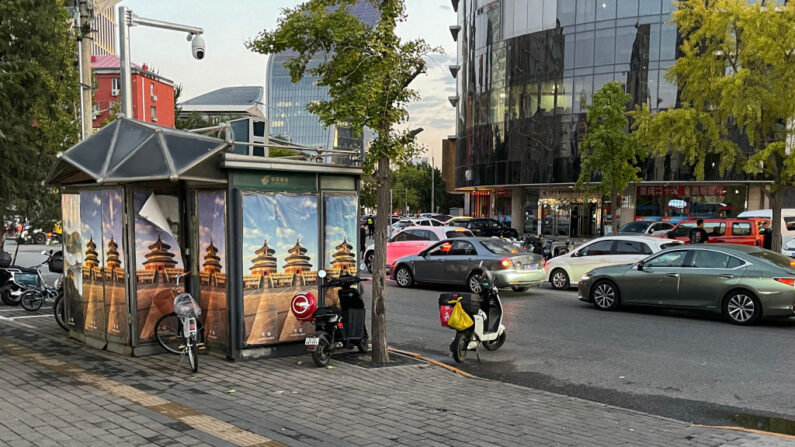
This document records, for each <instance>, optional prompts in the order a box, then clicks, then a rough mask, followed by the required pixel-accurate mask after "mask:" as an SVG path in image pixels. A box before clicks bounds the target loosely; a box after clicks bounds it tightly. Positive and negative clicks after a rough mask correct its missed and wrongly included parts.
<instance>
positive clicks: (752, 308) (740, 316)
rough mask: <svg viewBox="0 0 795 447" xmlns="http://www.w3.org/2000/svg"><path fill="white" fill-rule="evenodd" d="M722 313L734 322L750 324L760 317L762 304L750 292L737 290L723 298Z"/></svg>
mask: <svg viewBox="0 0 795 447" xmlns="http://www.w3.org/2000/svg"><path fill="white" fill-rule="evenodd" d="M723 313H724V315H726V317H727V318H728V319H729V321H730V322H732V323H734V324H739V325H750V324H754V323H756V322H757V321H759V319H760V318H762V304H761V303H760V302H759V299H757V298H756V297H755V296H754V294H752V293H751V292H748V291H745V290H737V291H734V292H732V293H730V294H729V296H727V297H726V299H725V300H723Z"/></svg>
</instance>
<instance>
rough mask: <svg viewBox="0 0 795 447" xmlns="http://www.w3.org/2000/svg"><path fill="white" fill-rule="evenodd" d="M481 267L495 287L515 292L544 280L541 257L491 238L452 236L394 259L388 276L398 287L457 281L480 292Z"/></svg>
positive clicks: (456, 282)
mask: <svg viewBox="0 0 795 447" xmlns="http://www.w3.org/2000/svg"><path fill="white" fill-rule="evenodd" d="M481 262H483V267H485V268H487V269H488V270H489V271H490V272H491V273H492V277H493V280H494V284H495V285H496V286H497V287H510V288H511V289H513V290H515V291H517V292H519V291H524V290H527V288H528V287H535V286H538V285H539V284H541V282H542V281H543V280H544V260H543V258H542V257H541V256H539V255H536V254H530V253H520V252H519V251H518V250H517V249H516V248H515V247H513V246H512V245H511V244H510V243H508V242H506V241H503V240H501V239H495V238H475V237H470V238H456V239H448V240H444V241H441V242H438V243H436V244H434V245H431V246H430V247H428V248H427V249H425V250H423V251H421V252H420V253H419V254H416V255H411V256H406V257H403V258H400V259H398V260H396V261H395V262H394V263H393V264H392V266H391V268H390V272H392V279H394V280H395V282H397V284H398V286H400V287H411V286H412V285H414V283H415V282H417V283H433V284H461V285H466V287H467V289H469V290H470V291H471V292H474V293H477V292H479V291H480V283H479V282H478V281H477V277H478V276H479V275H481V274H482V273H483V272H482V271H481V267H480V266H481Z"/></svg>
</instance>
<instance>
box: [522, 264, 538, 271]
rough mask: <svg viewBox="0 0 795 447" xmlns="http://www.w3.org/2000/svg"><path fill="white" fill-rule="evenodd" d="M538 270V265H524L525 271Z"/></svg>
mask: <svg viewBox="0 0 795 447" xmlns="http://www.w3.org/2000/svg"><path fill="white" fill-rule="evenodd" d="M537 268H538V264H525V265H524V269H525V270H536V269H537Z"/></svg>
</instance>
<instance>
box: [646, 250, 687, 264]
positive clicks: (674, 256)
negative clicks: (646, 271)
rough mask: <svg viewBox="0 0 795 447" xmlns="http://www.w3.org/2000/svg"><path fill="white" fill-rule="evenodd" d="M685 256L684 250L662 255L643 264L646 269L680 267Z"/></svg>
mask: <svg viewBox="0 0 795 447" xmlns="http://www.w3.org/2000/svg"><path fill="white" fill-rule="evenodd" d="M685 256H687V252H686V251H684V250H679V251H671V252H668V253H663V254H661V255H660V256H657V257H656V258H654V259H651V260H649V261H648V262H646V263H645V265H646V266H648V267H681V266H682V263H683V262H684V260H685Z"/></svg>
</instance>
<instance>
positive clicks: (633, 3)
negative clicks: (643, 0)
mask: <svg viewBox="0 0 795 447" xmlns="http://www.w3.org/2000/svg"><path fill="white" fill-rule="evenodd" d="M616 11H617V13H618V17H635V16H637V15H638V0H618V6H617V7H616Z"/></svg>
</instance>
